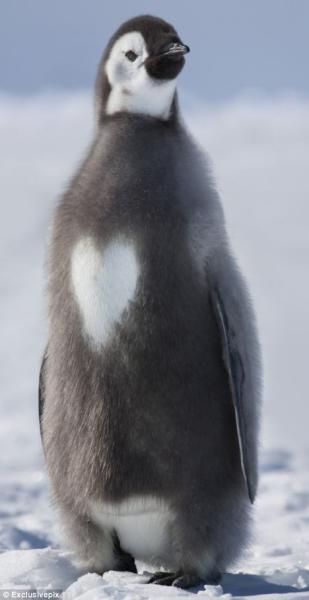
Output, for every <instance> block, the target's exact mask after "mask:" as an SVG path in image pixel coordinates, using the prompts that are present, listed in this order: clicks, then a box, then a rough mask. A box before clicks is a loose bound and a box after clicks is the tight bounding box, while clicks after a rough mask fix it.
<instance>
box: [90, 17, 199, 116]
mask: <svg viewBox="0 0 309 600" xmlns="http://www.w3.org/2000/svg"><path fill="white" fill-rule="evenodd" d="M187 52H189V48H188V46H185V45H184V44H183V43H182V42H181V41H180V39H179V37H178V35H177V33H176V31H175V30H174V28H173V27H172V26H171V25H169V24H168V23H166V22H165V21H162V20H161V19H157V18H155V17H148V16H146V17H137V18H135V19H131V20H130V21H128V22H127V23H125V24H124V25H122V27H120V29H119V30H118V32H116V34H115V35H114V36H113V38H112V39H111V42H110V44H109V46H108V48H107V50H106V52H105V55H104V56H103V61H102V63H103V64H101V68H100V71H99V78H98V81H97V95H100V96H101V98H100V97H99V98H98V100H99V103H100V109H101V112H102V109H103V110H104V112H105V114H107V115H112V114H114V113H116V112H123V111H125V112H132V113H141V114H148V115H150V116H153V117H157V118H161V119H168V118H169V116H170V114H171V107H172V103H173V99H174V96H175V88H176V77H177V75H178V74H179V73H180V71H181V70H182V68H183V66H184V62H185V59H184V55H185V54H186V53H187ZM102 72H103V73H102ZM102 79H103V81H102ZM100 88H101V89H100ZM102 92H103V93H102ZM102 96H103V98H102ZM104 96H105V97H104ZM101 99H102V100H103V103H102V101H101V102H100V100H101Z"/></svg>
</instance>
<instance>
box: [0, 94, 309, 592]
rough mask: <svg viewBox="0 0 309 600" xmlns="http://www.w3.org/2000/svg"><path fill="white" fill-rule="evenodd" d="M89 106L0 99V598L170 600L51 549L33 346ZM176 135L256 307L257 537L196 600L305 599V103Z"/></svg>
mask: <svg viewBox="0 0 309 600" xmlns="http://www.w3.org/2000/svg"><path fill="white" fill-rule="evenodd" d="M91 108H92V106H91V100H90V98H89V96H88V95H86V94H79V95H78V94H75V95H71V96H68V95H66V96H63V95H54V96H50V95H43V96H38V97H35V98H30V99H14V98H8V97H4V96H3V97H0V153H1V184H0V185H1V208H2V211H1V216H2V219H1V225H0V227H1V230H0V231H1V235H0V249H1V282H0V286H1V295H0V298H1V316H2V322H1V339H0V358H1V360H0V365H1V366H0V369H1V381H2V386H1V397H0V412H1V421H0V587H1V588H2V589H5V588H6V589H11V588H17V587H18V586H21V587H24V588H25V587H26V586H30V587H31V588H32V589H38V588H49V589H61V590H62V589H66V588H69V589H68V590H67V592H66V593H65V598H68V599H70V600H71V599H72V600H73V599H74V600H75V599H80V598H83V600H90V599H91V600H93V599H94V598H98V599H101V598H116V599H117V600H118V599H130V600H141V599H144V598H145V599H146V598H155V597H156V598H169V597H174V598H178V597H179V598H181V597H185V596H188V595H190V593H192V592H181V591H178V590H175V589H168V588H166V589H165V588H163V589H162V588H160V587H157V586H147V585H145V584H144V583H143V582H144V581H145V576H144V577H143V576H142V575H139V576H134V575H129V574H117V573H108V574H106V575H105V576H104V577H103V578H100V577H98V576H96V575H93V574H92V575H91V574H88V575H84V574H82V573H80V572H78V571H77V570H76V568H75V567H74V566H73V565H72V562H71V557H70V555H69V554H68V553H67V552H65V551H64V550H62V549H60V548H59V546H58V534H57V530H56V524H55V519H54V515H53V512H52V510H51V508H50V506H49V502H48V492H47V481H46V475H45V471H44V465H43V459H42V453H41V447H40V439H39V432H38V422H37V379H38V371H39V363H40V356H41V353H42V351H43V347H44V333H45V309H44V302H43V301H42V298H43V281H42V265H43V256H44V248H45V239H46V232H47V226H48V221H49V217H50V213H51V210H52V207H53V205H54V202H55V199H56V198H57V197H58V196H59V194H60V193H61V190H62V189H64V186H65V182H66V180H67V178H68V176H69V175H70V174H71V173H72V169H73V168H74V166H75V165H76V164H77V162H78V160H79V159H80V158H81V156H82V149H83V148H84V147H85V146H86V144H87V142H88V140H89V136H90V134H91V129H92V120H91V117H92V114H91ZM187 122H189V123H190V127H191V129H192V130H193V131H194V132H195V135H196V137H197V138H198V139H199V140H200V142H201V144H202V145H203V146H204V147H205V148H207V150H208V151H209V153H210V155H211V158H212V160H213V162H214V168H215V174H216V178H217V181H218V184H219V189H220V192H221V194H222V197H223V201H224V207H225V211H226V215H227V221H228V225H229V229H230V231H231V235H232V237H233V242H234V247H235V249H236V252H237V255H238V256H239V261H240V263H241V265H242V266H243V269H244V270H245V272H246V274H247V277H248V279H249V283H250V287H251V289H252V292H253V296H254V298H255V304H256V308H257V313H258V320H259V326H260V331H261V338H262V345H263V350H264V363H265V401H264V402H265V403H264V423H263V451H262V465H261V473H262V474H261V485H260V494H259V498H258V501H257V505H256V534H255V540H254V542H253V544H252V547H251V548H250V550H249V551H248V552H247V553H246V555H245V556H244V558H243V559H242V560H241V561H240V563H239V564H238V565H236V567H235V568H234V569H233V571H232V572H231V573H229V574H227V575H225V577H224V579H223V582H222V585H221V586H216V587H207V588H206V589H205V590H202V589H199V590H196V591H195V592H196V593H198V594H199V595H201V596H202V597H203V596H204V597H221V596H222V595H224V594H225V597H229V596H227V595H229V594H230V595H231V596H232V597H233V598H245V597H252V598H254V597H255V596H256V597H258V598H259V600H262V599H263V598H268V599H269V600H273V599H274V598H277V597H281V596H282V595H283V594H284V597H285V599H286V600H288V599H290V598H296V597H297V598H298V599H299V600H300V599H301V598H307V599H309V469H308V467H309V452H308V447H309V441H308V420H309V419H308V417H309V403H308V394H307V385H306V384H307V352H306V350H307V339H308V335H309V319H308V306H309V284H308V246H309V239H308V213H309V211H308V192H309V179H308V168H309V154H308V144H309V101H308V100H304V99H300V98H295V97H294V98H293V97H289V98H281V99H280V98H277V99H273V100H267V99H259V100H257V99H252V98H251V99H250V98H246V99H242V100H239V101H235V102H233V103H230V104H228V105H224V106H221V107H211V106H209V107H206V108H203V110H202V109H201V108H199V107H196V106H195V107H194V109H192V110H191V111H190V112H189V114H188V115H187Z"/></svg>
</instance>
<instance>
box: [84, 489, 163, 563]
mask: <svg viewBox="0 0 309 600" xmlns="http://www.w3.org/2000/svg"><path fill="white" fill-rule="evenodd" d="M90 514H91V517H92V519H93V520H94V521H95V522H96V523H97V524H98V525H99V526H101V527H102V529H103V530H104V529H107V530H115V531H116V533H117V536H118V538H119V542H120V546H121V548H122V549H123V550H124V551H125V552H129V553H130V554H132V556H134V558H136V559H137V560H144V561H147V560H148V561H150V562H154V561H155V559H162V560H163V559H164V558H165V559H166V558H168V554H169V553H168V526H169V524H170V522H171V519H172V515H171V511H170V510H169V507H168V506H167V504H166V503H164V502H163V501H160V500H157V499H155V498H141V497H136V498H131V499H130V500H125V501H123V502H119V503H117V504H109V503H101V502H91V503H90Z"/></svg>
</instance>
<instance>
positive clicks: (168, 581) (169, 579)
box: [148, 571, 177, 585]
mask: <svg viewBox="0 0 309 600" xmlns="http://www.w3.org/2000/svg"><path fill="white" fill-rule="evenodd" d="M175 577H177V576H176V574H175V573H167V572H164V571H157V572H156V573H154V574H153V575H152V577H150V579H149V581H148V583H154V584H155V585H172V583H173V581H174V580H175Z"/></svg>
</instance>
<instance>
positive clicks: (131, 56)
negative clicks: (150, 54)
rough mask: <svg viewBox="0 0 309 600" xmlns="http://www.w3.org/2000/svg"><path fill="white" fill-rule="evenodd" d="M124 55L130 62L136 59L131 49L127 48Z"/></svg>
mask: <svg viewBox="0 0 309 600" xmlns="http://www.w3.org/2000/svg"><path fill="white" fill-rule="evenodd" d="M126 57H127V59H128V60H130V61H131V62H134V61H135V60H136V59H137V54H135V52H133V50H128V52H126Z"/></svg>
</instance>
